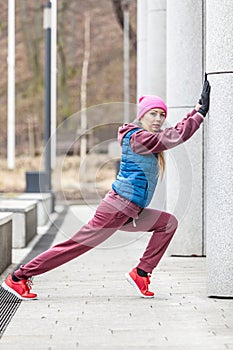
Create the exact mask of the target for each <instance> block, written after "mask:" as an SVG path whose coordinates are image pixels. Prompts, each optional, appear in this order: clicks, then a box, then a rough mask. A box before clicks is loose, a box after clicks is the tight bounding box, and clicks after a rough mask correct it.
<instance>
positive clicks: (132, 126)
mask: <svg viewBox="0 0 233 350" xmlns="http://www.w3.org/2000/svg"><path fill="white" fill-rule="evenodd" d="M138 128H142V127H141V126H140V123H137V122H133V123H130V124H123V125H122V126H121V127H120V128H119V129H118V141H119V143H120V145H122V140H123V138H124V137H125V135H126V134H127V133H128V132H129V131H131V130H133V129H138Z"/></svg>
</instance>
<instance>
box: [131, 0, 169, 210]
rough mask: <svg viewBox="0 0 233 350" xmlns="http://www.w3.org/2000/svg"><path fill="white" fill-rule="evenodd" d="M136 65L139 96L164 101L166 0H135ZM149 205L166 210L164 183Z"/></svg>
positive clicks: (158, 187) (163, 182)
mask: <svg viewBox="0 0 233 350" xmlns="http://www.w3.org/2000/svg"><path fill="white" fill-rule="evenodd" d="M137 64H138V82H137V84H138V97H139V96H141V95H158V96H160V97H162V98H163V99H164V100H166V0H138V55H137ZM164 179H165V177H164ZM150 206H151V207H153V208H158V209H161V210H165V209H166V183H165V181H164V180H163V181H162V182H159V184H158V186H157V190H156V193H155V195H154V197H153V199H152V201H151V204H150Z"/></svg>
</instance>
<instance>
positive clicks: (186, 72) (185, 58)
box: [167, 0, 204, 256]
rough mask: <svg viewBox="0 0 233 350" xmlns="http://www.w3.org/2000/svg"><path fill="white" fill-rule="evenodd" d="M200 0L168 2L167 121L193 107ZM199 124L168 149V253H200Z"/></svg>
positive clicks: (199, 72)
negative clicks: (171, 231) (172, 227)
mask: <svg viewBox="0 0 233 350" xmlns="http://www.w3.org/2000/svg"><path fill="white" fill-rule="evenodd" d="M202 12H203V9H202V0H185V1H184V0H176V1H167V103H168V107H169V110H168V118H167V122H168V123H169V124H170V125H172V126H174V125H175V124H176V123H177V122H178V121H180V120H181V119H182V118H183V117H185V115H186V113H187V112H188V111H190V110H192V109H193V108H194V107H195V105H196V103H197V101H198V99H199V96H200V93H201V89H202V77H203V54H202V47H203V42H202V37H203V26H202V18H203V13H202ZM202 167H203V148H202V128H201V129H200V130H198V131H197V133H196V134H195V135H194V136H193V137H192V138H191V139H190V140H188V141H187V142H186V143H185V144H183V145H180V146H178V147H176V148H174V149H173V150H169V151H168V152H167V210H168V211H170V212H172V213H174V214H175V215H176V217H177V219H178V221H179V227H178V230H177V233H176V234H175V236H174V238H173V241H172V242H171V245H170V247H169V250H168V253H169V254H170V255H183V256H185V255H187V256H190V255H197V256H201V255H203V253H204V239H203V211H202V206H203V196H202V192H203V185H202V183H203V172H202Z"/></svg>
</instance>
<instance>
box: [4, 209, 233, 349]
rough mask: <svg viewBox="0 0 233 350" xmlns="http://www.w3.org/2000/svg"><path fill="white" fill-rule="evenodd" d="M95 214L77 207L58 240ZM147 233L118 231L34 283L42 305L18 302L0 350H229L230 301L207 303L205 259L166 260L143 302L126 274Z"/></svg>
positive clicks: (232, 333)
mask: <svg viewBox="0 0 233 350" xmlns="http://www.w3.org/2000/svg"><path fill="white" fill-rule="evenodd" d="M93 210H94V208H93V209H92V208H90V207H87V206H74V207H71V208H70V210H69V211H68V213H67V215H66V217H65V220H64V222H63V224H62V226H61V228H60V230H59V232H58V234H57V236H56V238H55V242H58V241H61V240H64V239H67V238H68V237H69V236H70V235H71V234H72V233H73V232H75V230H76V229H77V228H78V227H79V226H81V225H82V223H83V222H85V221H86V220H87V219H88V218H89V217H90V216H91V215H92V212H93ZM148 238H149V234H142V233H138V234H134V233H125V232H120V231H118V232H117V233H116V234H115V235H114V236H113V237H111V238H110V239H109V240H108V241H106V242H104V244H102V245H101V246H100V247H98V248H96V249H93V250H91V251H90V252H88V253H87V254H85V255H83V256H82V257H80V258H79V259H76V260H73V261H71V262H69V263H67V264H65V265H63V266H61V267H59V268H57V269H55V270H53V271H50V272H48V273H46V274H44V275H41V276H37V277H36V278H35V280H34V289H33V290H34V291H36V292H38V294H39V300H37V301H30V302H22V303H21V305H20V307H19V308H18V310H17V312H16V314H15V316H14V317H13V319H12V321H11V323H10V324H9V326H8V328H7V329H6V331H5V333H4V335H3V337H2V339H1V340H0V349H3V350H14V349H21V350H26V349H27V350H28V349H33V350H46V349H48V350H49V349H50V350H64V349H67V350H68V349H69V350H72V349H109V350H114V349H116V350H118V349H119V350H121V349H126V350H127V349H135V350H136V349H138V350H139V349H140V350H141V349H159V350H160V349H161V350H165V349H169V350H187V349H188V350H192V349H199V350H200V349H201V350H202V349H203V350H206V349H208V350H225V349H233V301H232V300H231V299H214V298H207V296H206V285H205V259H204V258H177V257H176V258H174V257H164V259H163V260H162V261H161V263H160V265H159V267H158V268H157V271H156V272H154V274H153V277H152V283H151V289H152V290H155V292H156V297H155V298H154V299H142V298H139V297H138V296H137V295H135V292H134V290H133V288H132V287H131V286H130V285H129V284H128V282H126V281H125V278H124V274H125V272H127V271H128V270H129V269H131V268H132V267H133V266H134V265H135V264H136V263H137V260H138V258H139V257H140V255H141V253H142V251H143V249H144V247H145V245H146V242H147V240H148Z"/></svg>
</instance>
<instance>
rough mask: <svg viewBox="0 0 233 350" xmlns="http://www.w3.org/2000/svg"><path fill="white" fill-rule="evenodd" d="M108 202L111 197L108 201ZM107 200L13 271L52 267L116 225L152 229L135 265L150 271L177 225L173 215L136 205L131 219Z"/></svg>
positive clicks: (22, 273) (28, 273) (22, 275)
mask: <svg viewBox="0 0 233 350" xmlns="http://www.w3.org/2000/svg"><path fill="white" fill-rule="evenodd" d="M109 203H110V201H109ZM109 203H108V198H107V200H103V201H102V202H101V203H100V205H99V206H98V208H97V210H96V212H95V215H94V217H93V218H92V219H91V220H90V221H89V222H88V223H87V224H86V225H84V226H83V227H82V228H81V229H80V230H79V231H78V232H77V233H76V234H75V235H74V236H73V237H72V238H70V239H68V240H67V241H64V242H62V243H59V244H57V245H55V246H53V247H51V248H50V249H48V250H47V251H45V252H44V253H42V254H40V255H38V256H37V257H35V258H34V259H33V260H31V261H29V262H28V263H27V264H25V265H21V266H20V268H19V269H18V270H17V271H15V272H14V274H15V276H16V277H17V278H19V279H27V278H29V277H32V276H36V275H40V274H42V273H44V272H47V271H49V270H52V269H54V268H56V267H58V266H60V265H62V264H64V263H66V262H68V261H70V260H72V259H74V258H77V257H78V256H80V255H81V254H83V253H85V252H87V251H88V250H90V249H92V248H93V247H95V246H97V245H98V244H100V243H102V242H103V241H105V240H106V239H107V238H108V237H110V236H111V235H112V234H113V233H114V232H115V231H117V230H118V229H120V230H122V231H129V232H137V231H147V232H152V235H151V238H150V240H149V243H148V245H147V248H146V250H145V252H144V254H143V256H142V257H141V259H140V262H139V264H138V265H137V267H140V268H141V269H142V270H144V271H146V272H148V273H152V271H153V269H154V268H155V267H156V266H157V265H158V263H159V261H160V259H161V258H162V256H163V254H164V253H165V251H166V249H167V247H168V245H169V243H170V241H171V239H172V237H173V234H174V233H175V231H176V228H177V220H176V218H175V217H174V216H173V215H171V214H169V213H166V212H161V211H159V210H155V209H150V208H145V209H143V210H142V211H141V208H139V207H138V214H139V216H138V218H137V219H136V220H135V221H134V222H135V223H136V227H135V225H134V222H133V219H132V218H130V217H129V214H128V215H127V213H126V212H127V210H123V209H122V210H121V211H119V209H117V208H114V207H113V206H112V205H111V204H109Z"/></svg>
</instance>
